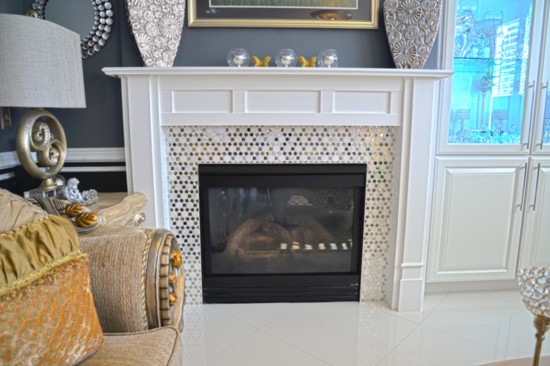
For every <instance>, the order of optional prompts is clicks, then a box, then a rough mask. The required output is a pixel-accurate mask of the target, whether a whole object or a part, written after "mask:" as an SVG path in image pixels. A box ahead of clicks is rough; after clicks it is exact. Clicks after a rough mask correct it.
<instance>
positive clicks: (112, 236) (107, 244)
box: [80, 225, 185, 333]
mask: <svg viewBox="0 0 550 366" xmlns="http://www.w3.org/2000/svg"><path fill="white" fill-rule="evenodd" d="M80 245H81V250H82V252H84V253H87V254H88V255H89V263H88V267H89V269H90V276H91V283H92V292H93V297H94V302H95V305H96V309H97V312H98V315H99V320H100V322H101V325H102V327H103V331H104V332H106V333H120V332H136V331H143V330H147V329H153V328H157V327H161V326H175V327H177V328H179V329H180V330H181V329H182V327H183V316H182V312H183V303H184V300H185V299H184V274H183V268H182V263H181V262H182V257H181V253H180V252H179V249H178V244H177V241H176V239H175V237H174V235H173V234H172V233H171V232H169V231H167V230H161V229H157V230H151V229H142V228H136V227H128V226H109V225H105V226H102V227H100V228H98V229H97V230H95V231H93V232H91V233H89V234H86V235H82V236H81V237H80Z"/></svg>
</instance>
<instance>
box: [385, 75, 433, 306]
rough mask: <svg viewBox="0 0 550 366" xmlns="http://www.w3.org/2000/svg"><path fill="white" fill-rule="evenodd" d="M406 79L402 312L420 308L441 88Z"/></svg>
mask: <svg viewBox="0 0 550 366" xmlns="http://www.w3.org/2000/svg"><path fill="white" fill-rule="evenodd" d="M406 83H407V85H406V88H407V89H409V88H410V89H411V91H412V93H405V94H406V95H409V96H410V98H409V100H406V101H404V104H405V108H404V113H405V115H409V116H410V117H409V121H407V120H405V121H404V124H403V137H402V138H403V141H402V152H401V173H400V176H401V180H400V188H399V191H400V192H399V197H400V198H399V206H398V219H397V220H398V224H397V248H396V253H395V254H396V257H395V267H394V271H395V273H394V283H393V285H394V286H393V294H392V295H391V296H392V298H391V300H390V301H389V303H390V305H391V307H392V308H393V309H395V310H398V311H419V310H421V309H422V305H423V300H424V289H425V278H426V258H427V252H428V242H429V237H428V235H429V222H430V213H431V191H432V184H433V182H432V180H431V179H430V177H432V176H433V175H432V171H433V165H434V158H433V156H434V155H433V150H434V136H435V131H434V129H435V126H436V123H433V124H432V121H434V120H435V118H436V115H437V109H436V106H437V88H434V85H433V83H432V82H430V81H426V80H414V81H412V80H407V81H406Z"/></svg>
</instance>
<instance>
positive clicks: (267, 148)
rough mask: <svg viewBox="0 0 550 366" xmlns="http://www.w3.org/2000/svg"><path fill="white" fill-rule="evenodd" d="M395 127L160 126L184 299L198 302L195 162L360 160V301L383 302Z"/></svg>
mask: <svg viewBox="0 0 550 366" xmlns="http://www.w3.org/2000/svg"><path fill="white" fill-rule="evenodd" d="M399 131H400V129H398V128H394V127H387V126H384V127H373V126H370V127H357V126H349V127H345V126H333V127H331V126H320V127H313V126H307V127H302V126H282V127H273V126H235V127H233V126H232V127H226V126H216V127H204V126H194V127H193V126H185V127H166V128H165V130H164V133H165V139H166V145H165V146H166V164H167V165H166V171H167V173H168V176H167V177H166V179H167V182H168V187H169V206H170V225H171V229H172V230H173V231H174V232H175V234H176V236H177V237H178V240H179V242H180V245H181V249H182V252H183V254H184V263H185V270H186V284H185V285H186V287H185V290H186V301H187V303H188V304H201V303H202V272H201V245H200V218H199V187H198V166H199V164H224V163H225V164H306V163H310V164H358V163H359V164H360V163H364V164H367V166H368V167H367V182H366V194H365V197H366V199H365V221H364V222H365V226H364V234H363V256H362V275H361V292H360V294H361V295H360V301H379V300H384V293H385V288H386V284H387V281H388V279H387V277H386V269H387V266H388V263H389V251H390V243H391V238H392V236H393V235H392V234H393V231H394V230H395V228H394V227H393V226H394V225H393V222H394V221H395V220H394V219H393V215H394V214H395V209H394V205H395V203H396V198H397V194H396V190H395V188H394V187H395V186H396V185H397V184H395V183H396V182H394V179H396V177H398V174H396V173H395V171H397V165H398V161H396V160H397V158H396V157H398V156H399V153H396V151H395V149H396V147H397V146H398V143H397V141H396V140H397V139H398V138H399V136H398V133H399Z"/></svg>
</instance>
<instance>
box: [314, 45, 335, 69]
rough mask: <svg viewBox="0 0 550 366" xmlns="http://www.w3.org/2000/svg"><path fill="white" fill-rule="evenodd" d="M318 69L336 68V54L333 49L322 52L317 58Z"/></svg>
mask: <svg viewBox="0 0 550 366" xmlns="http://www.w3.org/2000/svg"><path fill="white" fill-rule="evenodd" d="M317 64H318V66H319V67H338V53H337V52H336V50H333V49H326V50H322V51H321V53H319V57H317Z"/></svg>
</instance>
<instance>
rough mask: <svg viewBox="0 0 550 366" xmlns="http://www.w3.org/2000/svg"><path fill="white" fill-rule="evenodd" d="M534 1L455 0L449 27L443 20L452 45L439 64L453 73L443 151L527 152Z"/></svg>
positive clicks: (532, 81) (534, 75) (533, 72)
mask: <svg viewBox="0 0 550 366" xmlns="http://www.w3.org/2000/svg"><path fill="white" fill-rule="evenodd" d="M537 1H540V0H456V3H455V4H454V6H456V8H454V9H451V11H450V13H453V14H449V15H448V17H452V16H453V15H454V17H452V18H451V19H450V21H453V20H454V24H453V25H452V29H453V30H454V32H449V31H448V29H449V25H447V32H448V33H450V34H451V35H450V36H449V35H447V36H446V38H445V42H447V43H449V44H450V43H452V44H453V50H452V57H449V54H450V53H451V52H450V51H447V55H448V56H447V59H446V61H444V65H443V67H444V68H450V67H452V69H453V71H454V75H453V77H452V80H451V81H450V84H451V85H452V86H451V87H450V88H447V89H448V90H450V98H448V99H447V100H448V101H447V103H448V105H447V106H446V107H447V110H446V112H447V113H444V114H443V118H444V119H445V121H443V125H444V127H446V133H441V134H440V148H441V150H442V152H453V151H456V152H479V153H482V152H490V151H496V152H497V151H510V152H527V150H528V146H527V145H528V143H527V139H528V135H529V132H530V123H531V122H530V121H531V120H532V117H533V116H532V115H531V114H532V113H533V111H532V108H531V106H532V105H533V103H532V102H533V99H534V93H535V91H536V89H535V87H536V86H535V83H536V82H535V80H536V78H537V72H536V71H537V70H536V65H537V63H536V62H533V52H532V51H533V50H531V49H530V47H531V45H532V44H537V43H536V42H538V40H533V39H532V37H533V36H532V35H533V34H535V33H534V32H532V30H533V21H534V17H533V14H534V10H535V9H534V8H536V6H535V2H537ZM449 3H454V2H449ZM450 7H451V8H452V6H450ZM447 22H449V18H447ZM535 36H536V35H535ZM537 37H539V36H537ZM535 53H536V52H535ZM445 63H447V65H445ZM533 65H535V67H533ZM533 69H535V70H533ZM448 90H447V92H448ZM443 132H444V131H443ZM443 135H444V136H443Z"/></svg>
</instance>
